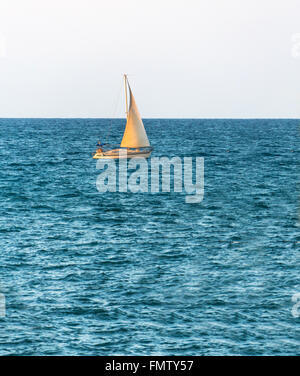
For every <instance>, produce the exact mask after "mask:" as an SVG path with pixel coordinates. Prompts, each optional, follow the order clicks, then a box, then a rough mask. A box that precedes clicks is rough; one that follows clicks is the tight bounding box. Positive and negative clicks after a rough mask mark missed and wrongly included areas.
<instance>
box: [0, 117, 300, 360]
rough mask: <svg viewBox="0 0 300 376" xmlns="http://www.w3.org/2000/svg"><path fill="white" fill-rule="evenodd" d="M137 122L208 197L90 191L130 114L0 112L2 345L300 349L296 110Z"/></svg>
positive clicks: (148, 351)
mask: <svg viewBox="0 0 300 376" xmlns="http://www.w3.org/2000/svg"><path fill="white" fill-rule="evenodd" d="M144 123H145V127H146V129H147V133H148V135H149V138H150V140H151V143H152V145H153V146H154V148H155V151H154V152H153V156H163V155H166V156H193V157H196V156H202V157H204V160H205V162H204V163H205V194H204V200H203V202H202V203H200V204H186V203H185V200H184V195H182V194H176V193H174V192H173V193H171V194H168V193H159V194H151V193H140V194H133V193H130V192H129V193H105V194H100V193H99V192H98V191H97V189H96V179H97V176H98V174H99V170H97V169H96V162H95V160H93V159H92V156H91V154H92V152H93V151H94V150H95V144H96V141H97V140H98V139H99V138H100V139H101V140H102V141H110V142H120V139H121V135H122V132H123V129H124V120H114V121H113V122H111V121H110V120H104V119H93V120H89V119H68V120H63V119H2V120H0V153H1V161H0V163H1V169H0V187H1V190H0V195H1V206H0V213H1V216H0V223H1V225H0V246H1V247H0V291H1V292H2V294H4V295H5V298H6V316H5V318H2V319H0V354H1V355H300V349H299V344H300V342H299V339H300V336H299V334H300V330H299V320H300V319H299V318H296V317H293V315H292V313H291V310H292V307H293V304H294V303H293V302H292V301H291V298H292V296H293V295H294V294H295V293H300V273H299V250H300V227H299V218H298V214H299V202H298V201H299V164H300V158H299V152H300V151H299V150H300V149H299V123H300V121H298V120H192V119H191V120H174V119H170V120H168V119H164V120H158V119H155V120H151V119H148V120H147V119H146V120H145V121H144ZM105 134H107V135H108V137H109V139H108V140H105V139H103V137H104V136H105Z"/></svg>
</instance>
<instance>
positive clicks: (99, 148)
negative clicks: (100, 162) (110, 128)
mask: <svg viewBox="0 0 300 376" xmlns="http://www.w3.org/2000/svg"><path fill="white" fill-rule="evenodd" d="M96 146H97V153H102V152H103V149H102V144H101V142H100V140H99V141H98V144H97V145H96Z"/></svg>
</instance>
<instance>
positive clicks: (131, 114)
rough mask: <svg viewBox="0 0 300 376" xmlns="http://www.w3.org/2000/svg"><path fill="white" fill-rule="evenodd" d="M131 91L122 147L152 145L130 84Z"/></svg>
mask: <svg viewBox="0 0 300 376" xmlns="http://www.w3.org/2000/svg"><path fill="white" fill-rule="evenodd" d="M128 88H129V92H130V106H129V111H128V115H127V123H126V128H125V131H124V135H123V139H122V142H121V147H124V148H141V147H147V146H150V143H149V140H148V137H147V134H146V131H145V128H144V124H143V121H142V119H141V115H140V113H139V110H138V108H137V106H136V103H135V100H134V97H133V95H132V91H131V89H130V86H129V84H128Z"/></svg>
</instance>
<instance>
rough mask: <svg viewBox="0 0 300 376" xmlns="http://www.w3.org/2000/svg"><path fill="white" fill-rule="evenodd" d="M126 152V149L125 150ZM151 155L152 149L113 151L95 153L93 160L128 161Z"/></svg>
mask: <svg viewBox="0 0 300 376" xmlns="http://www.w3.org/2000/svg"><path fill="white" fill-rule="evenodd" d="M125 150H126V149H125ZM151 153H152V149H148V150H140V151H137V150H127V152H124V149H113V150H108V151H102V152H98V151H97V152H96V153H95V154H94V155H93V158H94V159H129V158H149V157H150V155H151Z"/></svg>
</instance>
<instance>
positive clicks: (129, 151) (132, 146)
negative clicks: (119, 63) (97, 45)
mask: <svg viewBox="0 0 300 376" xmlns="http://www.w3.org/2000/svg"><path fill="white" fill-rule="evenodd" d="M124 87H125V101H126V119H127V122H126V127H125V131H124V134H123V138H122V142H121V144H120V147H117V148H113V149H107V147H106V145H107V144H100V143H98V144H97V147H98V148H97V150H96V152H95V153H94V154H93V158H95V159H120V158H134V157H136V158H138V157H139V158H148V157H149V156H150V154H151V152H152V150H153V148H152V147H151V146H150V142H149V140H148V137H147V133H146V131H145V128H144V124H143V121H142V119H141V115H140V113H139V110H138V108H137V105H136V102H135V99H134V96H133V94H132V90H131V88H130V85H129V82H128V78H127V75H126V74H124ZM128 90H129V96H130V103H129V109H128V100H127V91H128Z"/></svg>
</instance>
